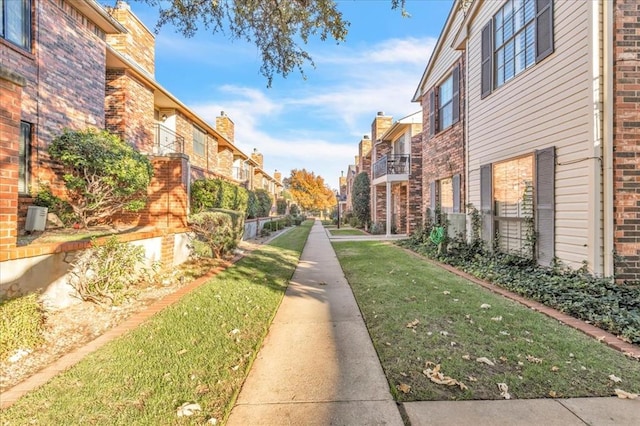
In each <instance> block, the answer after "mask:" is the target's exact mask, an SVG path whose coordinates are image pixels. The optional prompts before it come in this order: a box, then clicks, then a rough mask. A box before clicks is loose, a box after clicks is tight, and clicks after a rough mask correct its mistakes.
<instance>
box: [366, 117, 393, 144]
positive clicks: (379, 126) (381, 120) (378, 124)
mask: <svg viewBox="0 0 640 426" xmlns="http://www.w3.org/2000/svg"><path fill="white" fill-rule="evenodd" d="M392 124H393V117H391V116H388V115H384V112H382V111H379V112H378V114H377V115H376V118H375V119H374V120H373V123H371V139H372V140H373V141H374V142H377V141H378V139H379V138H380V137H381V136H382V135H384V132H386V131H387V130H389V127H391V125H392Z"/></svg>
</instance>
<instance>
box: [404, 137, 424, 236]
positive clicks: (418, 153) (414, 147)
mask: <svg viewBox="0 0 640 426" xmlns="http://www.w3.org/2000/svg"><path fill="white" fill-rule="evenodd" d="M408 192H409V194H408V199H407V233H409V234H410V233H412V232H413V231H415V230H416V229H417V228H418V227H419V226H421V225H422V216H423V211H424V210H423V207H422V134H417V135H416V136H413V137H412V138H411V169H410V171H409V188H408Z"/></svg>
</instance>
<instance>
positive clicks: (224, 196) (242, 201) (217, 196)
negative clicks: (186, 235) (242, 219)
mask: <svg viewBox="0 0 640 426" xmlns="http://www.w3.org/2000/svg"><path fill="white" fill-rule="evenodd" d="M248 203H249V191H247V190H246V189H245V188H243V187H241V186H238V185H235V184H233V183H231V182H227V181H225V180H222V179H198V180H195V181H193V183H192V184H191V209H192V211H193V212H194V213H200V212H202V211H206V210H211V209H224V210H234V211H240V212H242V213H243V214H246V213H248V212H247V208H248Z"/></svg>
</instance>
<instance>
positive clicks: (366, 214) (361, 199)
mask: <svg viewBox="0 0 640 426" xmlns="http://www.w3.org/2000/svg"><path fill="white" fill-rule="evenodd" d="M351 204H352V205H353V215H354V216H355V217H356V219H358V221H359V222H360V223H361V224H362V225H364V226H367V225H368V224H369V222H371V195H370V187H369V175H367V174H366V173H365V172H362V173H360V174H358V175H357V176H356V177H355V179H354V180H353V190H352V193H351Z"/></svg>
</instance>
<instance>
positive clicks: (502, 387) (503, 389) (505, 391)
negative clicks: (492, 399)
mask: <svg viewBox="0 0 640 426" xmlns="http://www.w3.org/2000/svg"><path fill="white" fill-rule="evenodd" d="M498 390H499V391H500V396H501V397H503V398H504V399H511V394H510V393H509V386H507V384H506V383H498Z"/></svg>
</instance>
